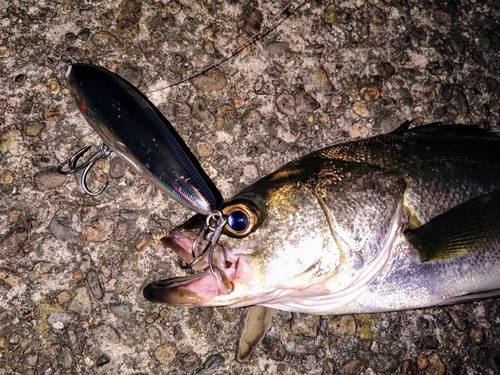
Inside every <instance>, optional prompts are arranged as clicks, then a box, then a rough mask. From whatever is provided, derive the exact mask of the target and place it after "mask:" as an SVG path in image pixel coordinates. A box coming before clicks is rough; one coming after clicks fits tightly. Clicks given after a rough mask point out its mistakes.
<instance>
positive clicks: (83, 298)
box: [68, 288, 92, 316]
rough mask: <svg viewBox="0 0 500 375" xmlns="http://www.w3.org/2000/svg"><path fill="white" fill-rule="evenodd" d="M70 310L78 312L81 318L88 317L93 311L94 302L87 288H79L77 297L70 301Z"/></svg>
mask: <svg viewBox="0 0 500 375" xmlns="http://www.w3.org/2000/svg"><path fill="white" fill-rule="evenodd" d="M68 309H69V310H72V311H74V312H76V313H77V314H78V315H80V316H87V315H89V314H90V312H91V311H92V302H91V300H90V295H89V292H88V291H87V288H78V289H77V291H76V294H75V296H74V297H73V299H72V300H71V301H70V303H69V305H68Z"/></svg>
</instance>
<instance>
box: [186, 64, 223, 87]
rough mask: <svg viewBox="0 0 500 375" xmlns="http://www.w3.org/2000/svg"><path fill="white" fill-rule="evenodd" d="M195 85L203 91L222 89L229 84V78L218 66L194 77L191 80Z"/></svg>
mask: <svg viewBox="0 0 500 375" xmlns="http://www.w3.org/2000/svg"><path fill="white" fill-rule="evenodd" d="M190 82H191V83H192V84H193V85H194V87H196V88H197V89H198V90H201V91H205V92H208V91H221V90H222V89H223V88H224V87H226V85H227V79H226V76H225V75H224V73H222V71H221V70H220V69H218V68H213V69H210V70H209V71H207V72H205V73H203V74H201V75H199V76H197V77H193V78H192V79H191V81H190Z"/></svg>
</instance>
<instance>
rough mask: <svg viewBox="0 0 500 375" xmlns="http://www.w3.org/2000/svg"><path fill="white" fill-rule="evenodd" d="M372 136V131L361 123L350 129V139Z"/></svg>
mask: <svg viewBox="0 0 500 375" xmlns="http://www.w3.org/2000/svg"><path fill="white" fill-rule="evenodd" d="M369 135H370V130H369V129H368V128H367V127H366V126H363V125H361V124H360V123H355V124H353V125H352V126H351V127H350V128H349V137H350V138H353V139H354V138H367V137H368V136H369Z"/></svg>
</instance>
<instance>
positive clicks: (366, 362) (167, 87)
mask: <svg viewBox="0 0 500 375" xmlns="http://www.w3.org/2000/svg"><path fill="white" fill-rule="evenodd" d="M286 4H287V3H286V2H272V1H269V2H265V1H252V2H250V1H243V2H232V1H216V2H211V1H189V0H186V1H178V2H177V1H172V2H167V1H144V2H135V1H133V0H126V1H123V2H121V3H119V2H114V1H109V0H102V1H97V0H96V1H93V0H89V1H85V2H80V1H68V2H64V1H62V2H45V1H37V2H29V1H20V0H13V1H10V2H9V5H8V6H7V5H6V4H5V6H2V7H0V8H1V9H0V197H1V199H0V295H1V302H0V374H205V375H208V374H263V373H267V374H333V373H340V374H390V373H402V374H498V373H500V349H499V348H500V316H499V312H500V300H498V299H494V300H488V301H483V302H477V303H470V304H463V305H455V306H448V307H442V308H431V309H424V310H417V311H406V312H394V313H384V314H362V315H354V316H352V315H347V316H321V317H318V316H311V315H305V314H292V313H288V312H280V313H279V314H277V315H276V316H275V318H274V321H273V324H272V326H271V329H270V332H269V333H268V335H267V336H266V338H265V339H264V341H263V342H262V343H261V344H260V345H259V346H258V348H257V349H256V351H255V352H254V354H253V356H252V357H251V358H250V359H249V360H248V361H246V362H244V363H239V362H237V361H236V360H235V354H236V347H237V341H238V338H239V335H240V332H241V327H242V324H243V318H244V315H245V309H228V308H207V309H201V308H200V309H198V308H196V309H185V308H170V307H165V306H159V305H153V304H151V303H149V302H147V301H146V300H144V298H143V297H142V288H143V286H144V285H145V284H147V283H148V282H150V281H152V280H154V279H158V278H163V277H167V276H172V275H181V274H182V271H181V270H179V269H178V268H177V265H176V258H175V256H174V254H173V253H170V252H169V251H168V249H165V248H164V247H163V246H162V245H161V244H160V243H159V239H160V238H161V236H162V235H164V234H165V233H167V232H168V231H169V229H171V228H172V227H173V226H175V225H178V224H180V223H181V222H182V221H183V220H185V219H186V218H188V217H189V216H190V215H191V213H190V212H189V211H188V210H187V209H184V208H183V207H180V206H179V205H178V204H177V203H175V202H173V201H172V200H170V199H168V198H166V197H165V196H163V195H162V194H161V193H160V192H158V191H157V190H156V189H155V188H153V187H152V186H151V185H149V184H148V183H147V182H146V181H144V180H143V179H141V178H140V177H139V176H138V175H137V174H136V173H134V172H133V171H132V170H130V169H129V168H127V167H126V166H125V165H124V164H123V162H122V161H120V160H119V159H118V158H117V157H116V156H115V155H114V156H112V157H111V158H110V160H106V161H102V162H99V163H98V166H97V167H98V168H97V169H94V170H93V172H92V174H91V176H90V183H91V186H92V187H93V188H96V187H98V186H99V184H100V183H101V182H102V181H105V180H106V179H109V180H110V183H109V186H108V188H107V189H106V191H105V193H104V194H102V195H100V196H97V197H90V196H87V195H85V194H84V193H83V192H82V190H81V188H80V186H79V184H78V180H77V177H75V176H61V175H59V174H57V172H56V171H55V168H56V167H57V165H58V164H59V163H61V162H62V161H64V160H65V159H67V158H68V157H69V156H70V155H71V154H73V153H74V152H76V151H77V150H78V149H79V148H81V147H84V146H86V145H93V148H92V149H93V150H97V148H98V146H99V144H100V140H99V138H98V136H97V135H96V134H95V133H93V132H92V130H91V129H90V127H89V126H88V125H87V124H86V122H85V121H84V119H83V118H82V117H81V116H80V114H79V113H78V110H77V108H76V107H75V105H74V102H73V100H72V98H71V97H70V95H69V92H68V88H67V85H66V83H65V79H64V66H63V64H61V63H60V61H59V57H60V55H61V54H62V53H67V54H70V55H71V56H73V57H75V58H76V59H78V60H79V61H81V62H87V63H93V64H97V65H100V66H103V67H106V68H107V69H110V70H112V71H115V72H117V73H118V74H119V75H121V76H123V77H125V78H126V79H127V80H129V81H130V82H132V83H133V84H135V85H136V86H137V87H139V88H140V89H141V90H142V91H143V92H145V93H146V95H147V96H148V97H149V98H150V99H151V101H152V102H153V103H155V104H156V105H157V106H158V108H159V109H160V110H161V111H162V112H163V113H164V114H165V116H166V117H167V118H168V119H169V120H170V121H171V122H172V124H173V125H174V127H175V128H176V129H177V131H178V132H179V134H180V135H181V136H182V138H183V139H184V140H185V142H186V143H187V145H188V146H189V147H190V149H191V150H192V151H193V153H194V154H195V155H196V156H197V157H198V158H199V161H200V163H201V165H202V166H203V168H204V169H205V171H206V172H207V174H208V175H209V176H210V177H211V178H213V181H214V182H215V184H216V185H217V187H218V188H219V189H220V190H221V192H222V195H223V196H224V197H226V198H229V197H230V196H232V195H233V194H235V193H236V192H237V191H239V190H240V189H241V188H242V187H244V186H246V185H248V184H249V183H251V182H253V181H255V180H256V179H258V178H260V177H262V176H264V175H266V174H268V173H270V172H272V171H273V170H274V169H276V168H278V167H279V166H281V165H283V164H284V163H286V162H288V161H290V160H293V159H295V158H297V157H299V156H302V155H305V154H307V153H308V152H310V151H313V150H316V149H319V148H321V147H324V146H327V145H331V144H333V143H335V142H340V141H344V140H348V139H355V138H361V137H368V136H372V135H376V134H380V133H384V132H388V131H390V130H392V129H394V128H396V127H397V126H398V125H400V124H401V123H402V122H403V121H405V120H408V119H414V120H415V122H416V124H422V123H430V122H436V121H441V122H444V123H469V124H478V125H480V126H481V127H485V128H490V129H492V130H494V131H499V127H500V121H499V96H500V85H499V80H500V23H499V19H500V5H498V4H496V3H494V2H487V1H469V2H460V1H453V0H450V1H416V0H407V1H398V0H394V1H390V0H388V1H371V2H369V1H365V0H350V1H332V2H328V1H324V2H318V1H316V2H307V3H291V4H290V6H289V7H288V8H286V9H284V8H285V6H286ZM283 9H284V10H283ZM255 35H257V36H258V37H259V40H258V41H256V42H255V43H253V44H252V45H248V43H247V41H248V40H249V38H251V37H253V36H255ZM260 37H261V38H260ZM254 39H257V38H254ZM237 50H240V53H239V54H238V55H237V56H234V57H232V58H230V59H227V61H225V60H226V58H227V57H229V56H231V55H232V54H233V53H234V52H235V51H237ZM219 62H222V63H221V64H220V65H218V66H217V68H214V69H211V70H209V71H207V72H205V73H204V74H202V75H198V76H196V77H195V78H193V79H191V80H187V79H188V78H190V77H192V76H194V75H196V74H197V73H200V72H203V71H204V70H205V68H206V67H209V66H212V65H214V64H218V63H219ZM179 82H180V83H179ZM110 95H112V93H110Z"/></svg>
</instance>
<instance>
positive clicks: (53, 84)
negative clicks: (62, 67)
mask: <svg viewBox="0 0 500 375" xmlns="http://www.w3.org/2000/svg"><path fill="white" fill-rule="evenodd" d="M47 86H48V87H49V90H50V93H51V94H52V95H57V94H59V91H61V86H60V85H59V82H57V80H56V79H55V78H49V79H48V80H47Z"/></svg>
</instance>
